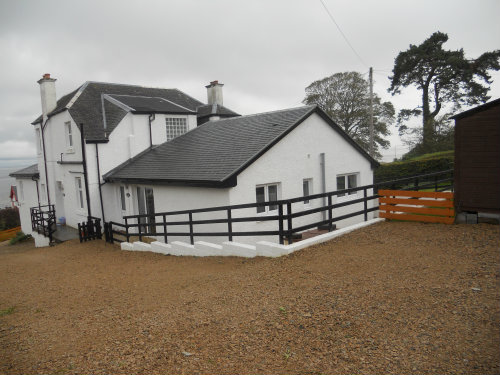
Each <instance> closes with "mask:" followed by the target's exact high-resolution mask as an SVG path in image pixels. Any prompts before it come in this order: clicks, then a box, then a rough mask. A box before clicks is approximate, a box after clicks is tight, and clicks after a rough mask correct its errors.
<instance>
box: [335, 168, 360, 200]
mask: <svg viewBox="0 0 500 375" xmlns="http://www.w3.org/2000/svg"><path fill="white" fill-rule="evenodd" d="M355 187H358V174H357V173H351V174H345V175H338V176H337V190H344V189H352V188H355ZM356 194H357V192H356V191H351V192H350V193H349V195H356ZM344 195H345V193H344V194H339V195H338V197H343V196H344Z"/></svg>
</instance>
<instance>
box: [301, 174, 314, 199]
mask: <svg viewBox="0 0 500 375" xmlns="http://www.w3.org/2000/svg"><path fill="white" fill-rule="evenodd" d="M302 192H303V196H304V197H308V196H309V195H312V193H313V192H312V178H306V179H304V180H303V181H302ZM310 203H311V201H310V200H309V199H304V204H310Z"/></svg>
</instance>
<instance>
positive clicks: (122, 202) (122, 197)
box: [118, 185, 127, 212]
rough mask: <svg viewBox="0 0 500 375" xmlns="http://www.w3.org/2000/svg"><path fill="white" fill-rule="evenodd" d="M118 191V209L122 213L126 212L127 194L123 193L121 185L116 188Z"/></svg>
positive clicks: (123, 188)
mask: <svg viewBox="0 0 500 375" xmlns="http://www.w3.org/2000/svg"><path fill="white" fill-rule="evenodd" d="M118 191H119V196H118V197H119V199H120V208H121V210H122V212H126V211H127V193H126V192H125V186H123V185H120V186H119V187H118Z"/></svg>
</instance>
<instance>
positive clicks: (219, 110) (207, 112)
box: [197, 104, 240, 117]
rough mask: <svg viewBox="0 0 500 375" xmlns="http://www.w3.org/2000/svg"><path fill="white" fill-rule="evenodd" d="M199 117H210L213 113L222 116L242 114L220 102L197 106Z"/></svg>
mask: <svg viewBox="0 0 500 375" xmlns="http://www.w3.org/2000/svg"><path fill="white" fill-rule="evenodd" d="M197 111H198V117H208V116H211V115H216V116H221V117H234V116H240V115H239V114H238V113H236V112H234V111H231V110H230V109H229V108H226V107H224V106H222V105H219V104H205V105H202V106H199V107H198V108H197Z"/></svg>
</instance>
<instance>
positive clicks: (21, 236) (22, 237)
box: [9, 231, 31, 245]
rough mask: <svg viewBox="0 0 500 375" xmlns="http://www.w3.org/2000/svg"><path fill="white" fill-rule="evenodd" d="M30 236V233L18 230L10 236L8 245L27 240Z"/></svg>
mask: <svg viewBox="0 0 500 375" xmlns="http://www.w3.org/2000/svg"><path fill="white" fill-rule="evenodd" d="M30 238H31V234H24V232H23V231H19V232H17V233H16V236H15V237H13V238H11V239H10V241H9V245H14V244H16V243H18V242H23V241H26V240H29V239H30Z"/></svg>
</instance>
